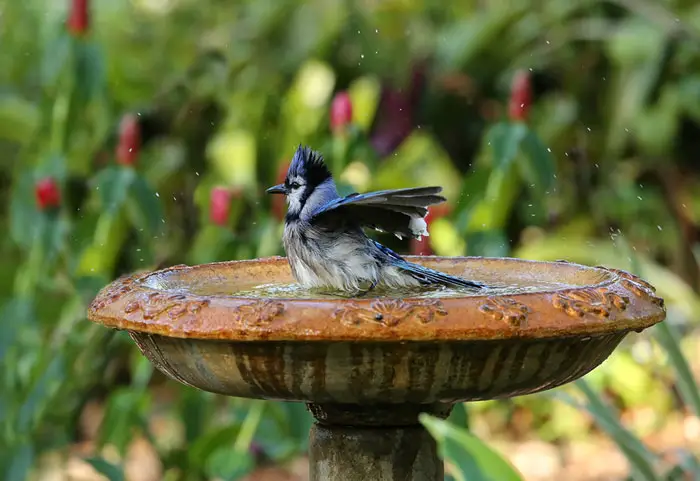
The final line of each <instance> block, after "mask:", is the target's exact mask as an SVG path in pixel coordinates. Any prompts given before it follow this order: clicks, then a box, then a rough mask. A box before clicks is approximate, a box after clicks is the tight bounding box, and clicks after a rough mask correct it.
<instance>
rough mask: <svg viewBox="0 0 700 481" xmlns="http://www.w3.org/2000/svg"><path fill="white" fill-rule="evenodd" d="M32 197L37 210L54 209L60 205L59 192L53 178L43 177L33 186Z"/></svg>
mask: <svg viewBox="0 0 700 481" xmlns="http://www.w3.org/2000/svg"><path fill="white" fill-rule="evenodd" d="M34 196H35V197H36V205H37V206H38V207H39V210H46V209H54V208H56V207H58V206H59V205H60V204H61V192H60V191H59V190H58V183H57V182H56V179H54V178H53V177H45V178H43V179H41V180H39V181H38V182H37V183H36V185H35V186H34Z"/></svg>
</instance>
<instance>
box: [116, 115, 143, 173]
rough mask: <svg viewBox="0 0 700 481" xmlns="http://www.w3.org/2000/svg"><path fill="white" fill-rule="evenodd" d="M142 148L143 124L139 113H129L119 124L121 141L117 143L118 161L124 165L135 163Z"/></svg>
mask: <svg viewBox="0 0 700 481" xmlns="http://www.w3.org/2000/svg"><path fill="white" fill-rule="evenodd" d="M139 150H141V125H140V124H139V119H138V116H137V115H134V114H127V115H125V116H124V117H123V118H122V121H121V123H120V124H119V143H118V144H117V152H116V154H117V162H118V163H119V164H122V165H134V164H135V163H136V159H137V158H138V156H139Z"/></svg>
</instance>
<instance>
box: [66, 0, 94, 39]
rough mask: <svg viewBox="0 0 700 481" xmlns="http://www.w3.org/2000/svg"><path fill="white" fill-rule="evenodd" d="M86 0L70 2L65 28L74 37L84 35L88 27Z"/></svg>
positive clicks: (72, 0) (88, 18)
mask: <svg viewBox="0 0 700 481" xmlns="http://www.w3.org/2000/svg"><path fill="white" fill-rule="evenodd" d="M89 10H90V9H89V6H88V0H71V5H70V12H69V14H68V19H67V21H66V28H68V31H69V32H70V33H71V34H72V35H74V36H76V37H77V36H81V35H84V34H85V33H86V32H87V30H88V27H89V26H90V12H89Z"/></svg>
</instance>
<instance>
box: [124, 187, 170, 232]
mask: <svg viewBox="0 0 700 481" xmlns="http://www.w3.org/2000/svg"><path fill="white" fill-rule="evenodd" d="M129 193H130V194H131V198H130V199H129V203H128V205H129V212H130V213H131V215H132V218H133V221H134V225H136V226H137V227H140V228H141V229H144V231H145V232H146V235H148V236H154V235H156V234H157V233H158V232H160V230H161V228H162V226H163V220H164V214H163V207H162V205H161V201H160V198H159V197H158V195H157V193H156V192H155V191H154V190H153V189H152V188H151V186H150V185H149V184H148V182H147V181H146V179H144V178H143V177H141V176H140V175H137V174H136V175H134V177H133V179H132V180H131V184H130V190H129Z"/></svg>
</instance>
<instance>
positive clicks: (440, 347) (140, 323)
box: [88, 257, 665, 481]
mask: <svg viewBox="0 0 700 481" xmlns="http://www.w3.org/2000/svg"><path fill="white" fill-rule="evenodd" d="M407 259H408V260H410V261H411V262H416V263H418V264H423V265H425V266H428V267H432V268H435V269H438V270H441V271H444V272H446V273H449V274H454V275H461V276H465V277H467V278H473V279H476V280H480V281H484V282H486V283H487V284H490V285H496V286H502V287H496V288H495V289H493V290H487V291H486V292H485V293H482V292H478V293H466V294H464V293H462V294H459V295H455V294H454V293H450V294H449V295H448V294H445V295H441V294H440V292H437V293H435V292H433V293H431V294H429V295H426V296H422V295H421V296H415V297H402V298H399V297H391V296H386V297H375V298H371V297H370V298H356V299H342V298H331V297H329V296H323V295H307V296H298V295H295V296H290V295H287V296H286V297H282V296H284V295H285V294H284V293H285V292H286V291H284V290H283V289H282V290H281V291H280V292H281V294H278V295H268V296H267V297H260V296H255V295H253V294H254V291H251V290H250V289H252V288H253V287H254V286H258V285H261V284H268V285H269V284H276V285H289V284H291V283H293V278H292V276H291V272H290V269H289V266H288V264H287V261H286V259H285V258H283V257H273V258H266V259H256V260H250V261H234V262H222V263H214V264H205V265H198V266H192V267H188V266H184V265H179V266H174V267H171V268H168V269H163V270H160V271H156V272H150V273H141V274H136V275H132V276H128V277H123V278H121V279H118V280H116V281H115V282H113V283H112V284H110V285H109V286H107V287H105V288H104V289H103V290H102V291H101V292H100V293H99V294H98V296H97V297H96V298H95V300H94V301H93V302H92V303H91V305H90V307H89V312H88V317H89V319H90V320H91V321H95V322H99V323H101V324H103V325H105V326H107V327H110V328H115V329H123V330H126V331H128V333H129V335H130V336H131V338H132V339H133V340H134V342H135V343H136V345H137V346H138V348H139V349H140V350H141V352H142V353H143V354H144V355H145V356H146V357H147V358H148V359H150V360H151V362H153V364H154V365H155V366H156V367H157V368H158V369H159V370H160V371H162V372H163V373H164V374H166V375H167V376H169V377H171V378H172V379H175V380H176V381H179V382H181V383H183V384H186V385H188V386H192V387H195V388H198V389H202V390H205V391H209V392H214V393H219V394H224V395H227V396H237V397H245V398H262V399H276V400H282V401H298V402H305V403H307V405H308V407H309V410H310V411H311V413H312V414H313V416H314V417H315V418H316V421H317V422H316V423H315V424H314V426H313V427H312V429H311V433H310V447H309V458H310V471H311V479H312V480H314V481H321V480H324V481H325V480H329V481H355V480H362V481H368V480H376V481H398V480H402V481H409V480H410V481H418V480H422V481H435V480H442V479H443V464H442V462H441V461H440V460H439V458H438V456H437V452H436V446H435V443H434V441H433V440H432V438H431V437H430V436H429V435H428V433H427V432H426V431H425V430H424V429H423V428H422V427H421V425H420V424H419V422H418V416H419V414H420V413H422V412H426V413H429V414H432V415H436V416H440V417H443V418H444V417H447V416H448V414H449V413H450V410H451V409H452V406H453V405H454V404H455V403H457V402H461V401H477V400H486V399H499V398H508V397H513V396H519V395H523V394H530V393H535V392H539V391H544V390H547V389H551V388H554V387H557V386H560V385H562V384H565V383H568V382H571V381H573V380H575V379H578V378H580V377H581V376H583V375H584V374H586V373H588V372H589V371H591V370H592V369H594V368H595V367H597V366H598V365H600V364H601V363H602V362H603V361H604V360H605V359H606V358H607V357H608V356H609V355H610V353H612V351H613V350H614V349H615V347H616V346H617V345H618V344H619V343H620V342H621V341H622V339H623V338H624V337H625V336H626V335H627V334H628V333H629V332H630V331H637V332H639V331H642V330H643V329H645V328H647V327H650V326H652V325H653V324H655V323H657V322H660V321H662V320H663V319H664V318H665V310H664V304H663V299H661V298H660V297H658V296H656V294H655V289H654V288H653V287H652V286H651V285H650V284H648V283H647V282H645V281H643V280H641V279H640V278H638V277H636V276H633V275H631V274H629V273H627V272H624V271H620V270H614V269H607V268H602V267H596V268H593V267H586V266H582V265H578V264H572V263H568V262H533V261H525V260H518V259H501V258H497V259H491V258H463V257H462V258H441V257H407ZM265 292H266V293H267V294H269V292H274V291H273V290H268V291H265ZM237 293H238V294H237Z"/></svg>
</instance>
